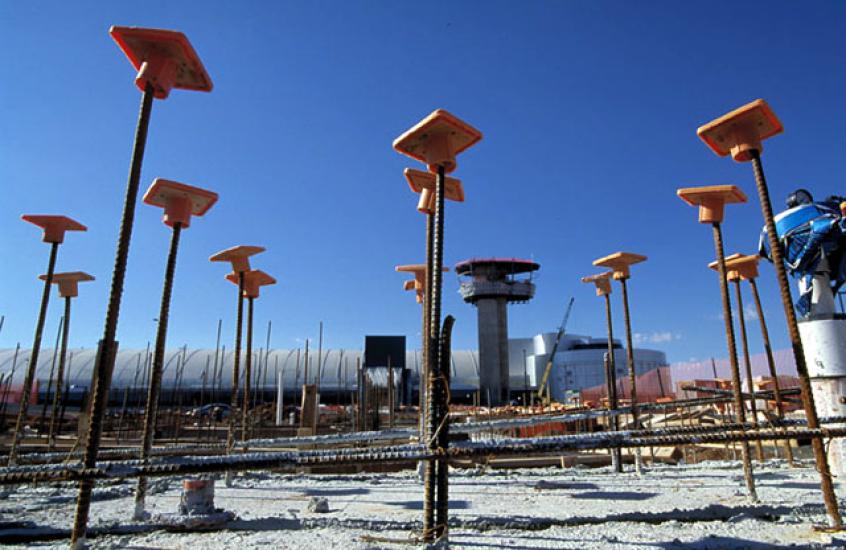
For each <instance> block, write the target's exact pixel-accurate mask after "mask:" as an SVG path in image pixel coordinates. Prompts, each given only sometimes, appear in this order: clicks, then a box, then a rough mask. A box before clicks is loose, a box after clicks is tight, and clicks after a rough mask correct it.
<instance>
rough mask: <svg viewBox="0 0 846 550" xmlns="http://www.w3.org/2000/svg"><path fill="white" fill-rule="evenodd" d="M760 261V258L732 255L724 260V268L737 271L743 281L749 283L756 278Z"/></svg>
mask: <svg viewBox="0 0 846 550" xmlns="http://www.w3.org/2000/svg"><path fill="white" fill-rule="evenodd" d="M760 260H761V257H760V256H753V255H751V254H732V255H731V256H729V257H728V258H726V267H729V268H731V269H735V270H737V272H738V273H739V274H740V277H741V278H742V279H743V280H746V281H749V280H751V279H756V278H757V277H758V262H759V261H760Z"/></svg>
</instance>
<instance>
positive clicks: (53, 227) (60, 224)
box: [21, 214, 88, 243]
mask: <svg viewBox="0 0 846 550" xmlns="http://www.w3.org/2000/svg"><path fill="white" fill-rule="evenodd" d="M21 219H22V220H23V221H25V222H29V223H31V224H34V225H37V226H38V227H40V228H42V229H43V230H44V235H43V237H42V238H41V240H42V241H44V242H45V243H62V242H64V240H65V231H88V228H87V227H85V226H84V225H82V224H81V223H79V222H78V221H76V220H72V219H70V218H68V217H67V216H51V215H43V214H24V215H23V216H21Z"/></svg>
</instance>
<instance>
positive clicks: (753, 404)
mask: <svg viewBox="0 0 846 550" xmlns="http://www.w3.org/2000/svg"><path fill="white" fill-rule="evenodd" d="M734 291H735V292H734V295H735V298H736V299H737V319H738V324H739V325H740V343H741V346H742V348H743V365H744V367H745V370H746V387H747V388H748V390H749V393H750V394H753V395H754V393H755V382H754V381H753V380H752V360H751V359H750V358H749V339H748V338H747V337H746V314H745V313H744V312H743V293H742V292H740V277H737V278H736V279H735V280H734ZM741 391H742V390H741ZM749 409H750V412H751V413H752V425H753V426H755V428H754V429H757V426H758V403H757V400H756V399H755V398H754V397H752V399H750V400H749ZM755 446H756V450H757V452H758V462H763V461H764V446H763V445H762V444H761V441H760V440H757V441H755Z"/></svg>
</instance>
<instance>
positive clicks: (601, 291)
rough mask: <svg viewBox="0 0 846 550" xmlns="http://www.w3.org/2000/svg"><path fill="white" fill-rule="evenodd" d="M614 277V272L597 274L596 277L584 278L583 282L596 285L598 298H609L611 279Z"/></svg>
mask: <svg viewBox="0 0 846 550" xmlns="http://www.w3.org/2000/svg"><path fill="white" fill-rule="evenodd" d="M613 275H614V272H613V271H606V272H605V273H597V274H596V275H588V276H587V277H582V282H583V283H593V284H594V285H596V295H597V296H607V295H609V294H611V277H612V276H613Z"/></svg>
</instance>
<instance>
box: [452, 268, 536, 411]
mask: <svg viewBox="0 0 846 550" xmlns="http://www.w3.org/2000/svg"><path fill="white" fill-rule="evenodd" d="M539 267H540V265H539V264H536V263H535V262H533V261H530V260H518V259H516V258H481V259H477V258H473V259H470V260H465V261H463V262H460V263H458V264H456V266H455V272H456V273H457V274H458V276H459V277H460V278H461V286H460V287H459V292H460V293H461V297H462V298H464V301H465V302H468V303H471V304H475V305H476V308H477V309H478V312H479V391H480V395H479V398H480V403H482V404H484V405H487V404H488V402H490V405H492V406H496V405H503V404H505V403H507V402H508V390H509V381H508V311H507V309H506V305H507V304H508V303H509V302H528V301H529V300H531V299H532V297H533V296H534V295H535V285H534V283H532V275H531V274H532V272H534V271H537V270H538V268H539ZM522 274H528V277H525V278H522V279H518V278H517V276H518V275H522Z"/></svg>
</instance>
